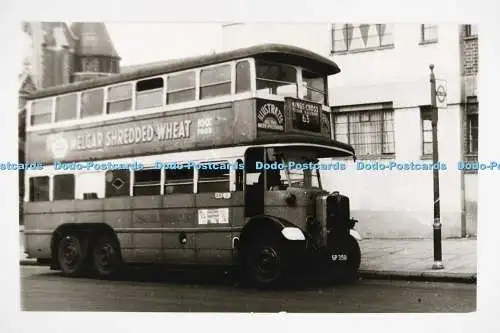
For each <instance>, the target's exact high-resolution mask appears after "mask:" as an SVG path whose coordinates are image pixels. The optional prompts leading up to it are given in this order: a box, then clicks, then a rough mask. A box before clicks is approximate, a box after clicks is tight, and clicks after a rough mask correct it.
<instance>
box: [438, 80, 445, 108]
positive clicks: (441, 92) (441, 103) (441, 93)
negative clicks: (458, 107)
mask: <svg viewBox="0 0 500 333" xmlns="http://www.w3.org/2000/svg"><path fill="white" fill-rule="evenodd" d="M446 90H447V89H446V81H445V80H436V104H437V105H436V106H437V107H438V108H446V106H447V102H446V97H447V91H446Z"/></svg>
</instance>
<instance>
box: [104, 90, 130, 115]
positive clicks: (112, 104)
mask: <svg viewBox="0 0 500 333" xmlns="http://www.w3.org/2000/svg"><path fill="white" fill-rule="evenodd" d="M130 110H132V84H131V83H126V84H122V85H119V86H114V87H110V88H109V89H108V102H107V104H106V112H107V113H117V112H123V111H130Z"/></svg>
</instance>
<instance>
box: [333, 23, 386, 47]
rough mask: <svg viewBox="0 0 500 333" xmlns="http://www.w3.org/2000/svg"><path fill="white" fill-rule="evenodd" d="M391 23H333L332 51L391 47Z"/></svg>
mask: <svg viewBox="0 0 500 333" xmlns="http://www.w3.org/2000/svg"><path fill="white" fill-rule="evenodd" d="M392 31H393V25H392V24H349V23H346V24H337V23H336V24H334V25H333V29H332V52H333V53H338V52H350V51H359V50H373V49H378V48H383V47H392V46H393V45H394V40H393V33H392Z"/></svg>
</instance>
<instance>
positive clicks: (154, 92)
mask: <svg viewBox="0 0 500 333" xmlns="http://www.w3.org/2000/svg"><path fill="white" fill-rule="evenodd" d="M136 90H137V92H136V100H135V108H136V109H146V108H153V107H156V106H161V105H162V104H163V78H161V77H156V78H154V79H148V80H142V81H138V82H137V89H136Z"/></svg>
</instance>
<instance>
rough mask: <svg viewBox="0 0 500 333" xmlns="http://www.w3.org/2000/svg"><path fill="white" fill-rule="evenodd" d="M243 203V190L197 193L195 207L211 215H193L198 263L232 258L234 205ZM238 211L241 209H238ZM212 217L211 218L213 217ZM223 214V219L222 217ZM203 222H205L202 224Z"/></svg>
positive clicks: (225, 262) (224, 260)
mask: <svg viewBox="0 0 500 333" xmlns="http://www.w3.org/2000/svg"><path fill="white" fill-rule="evenodd" d="M239 206H241V207H242V206H243V192H224V193H199V194H197V195H196V207H197V208H198V214H200V210H205V209H207V210H208V211H210V212H211V213H210V216H212V218H211V219H210V220H208V221H204V220H203V218H199V216H197V221H196V223H197V228H198V229H199V230H200V231H199V232H198V233H197V235H196V249H197V256H198V257H197V259H198V262H199V263H201V264H221V265H225V264H231V263H232V262H233V257H234V253H233V242H232V238H233V229H234V225H233V222H232V221H233V220H234V219H235V216H233V215H232V214H233V212H234V210H233V209H234V208H237V207H239ZM240 211H241V212H242V211H243V210H242V209H240ZM214 217H215V218H214ZM226 218H227V220H226ZM205 223H206V224H205Z"/></svg>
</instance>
